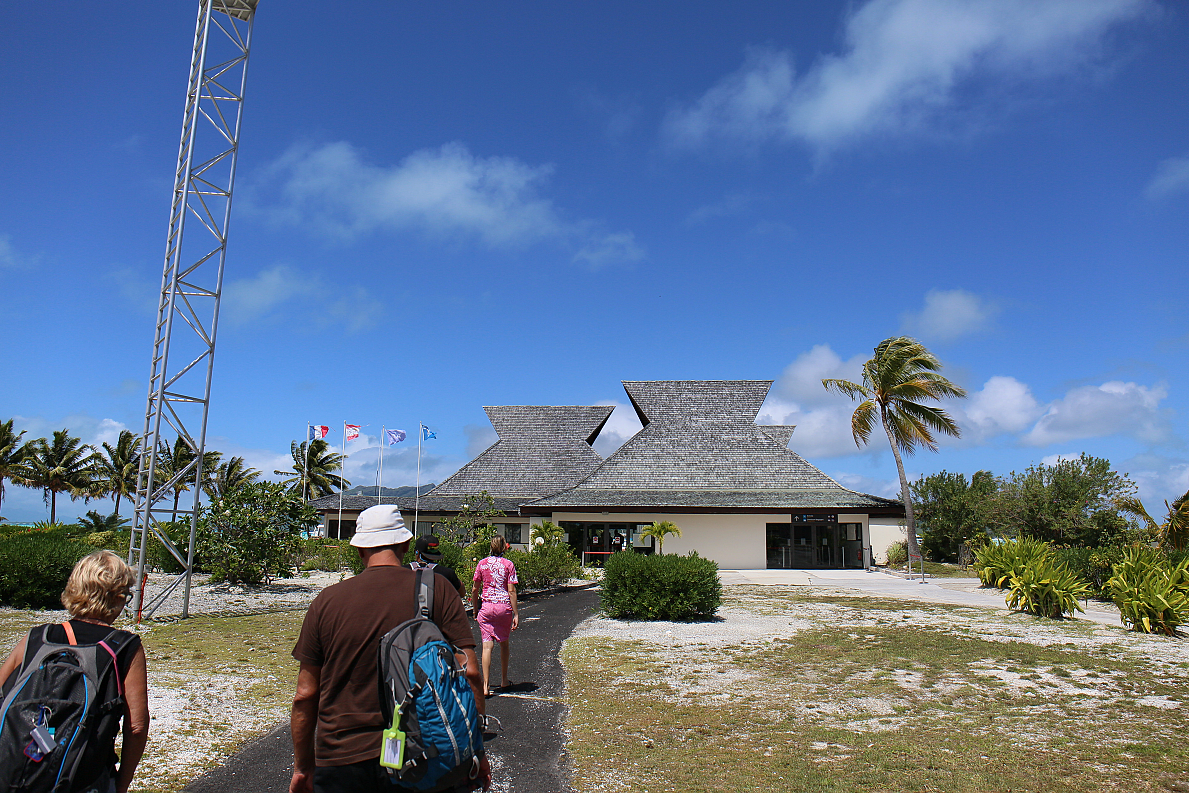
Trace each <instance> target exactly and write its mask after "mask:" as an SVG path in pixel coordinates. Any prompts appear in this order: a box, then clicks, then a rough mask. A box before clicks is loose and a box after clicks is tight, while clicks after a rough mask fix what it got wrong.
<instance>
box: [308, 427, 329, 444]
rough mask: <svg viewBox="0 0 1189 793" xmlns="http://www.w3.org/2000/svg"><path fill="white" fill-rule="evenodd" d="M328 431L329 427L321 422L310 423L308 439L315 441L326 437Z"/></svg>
mask: <svg viewBox="0 0 1189 793" xmlns="http://www.w3.org/2000/svg"><path fill="white" fill-rule="evenodd" d="M328 432H330V427H327V426H325V425H322V424H311V425H310V440H312V441H317V440H321V439H323V438H325V437H326V433H328Z"/></svg>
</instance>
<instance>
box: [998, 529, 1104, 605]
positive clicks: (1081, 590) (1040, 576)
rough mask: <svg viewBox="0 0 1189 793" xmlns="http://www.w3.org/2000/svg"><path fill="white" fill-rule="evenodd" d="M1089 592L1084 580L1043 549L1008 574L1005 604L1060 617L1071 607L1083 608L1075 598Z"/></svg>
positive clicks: (1084, 595) (1083, 596)
mask: <svg viewBox="0 0 1189 793" xmlns="http://www.w3.org/2000/svg"><path fill="white" fill-rule="evenodd" d="M1038 544H1039V545H1045V543H1038ZM1089 595H1090V588H1089V587H1088V586H1087V585H1086V582H1085V581H1083V580H1082V579H1081V578H1079V577H1078V576H1077V574H1075V573H1073V572H1072V571H1071V570H1070V569H1069V568H1068V567H1066V566H1065V565H1064V564H1063V563H1061V562H1058V561H1057V560H1056V559H1054V558H1053V557H1052V556H1051V555H1049V554H1047V553H1045V554H1040V555H1037V556H1034V557H1033V558H1032V559H1030V560H1029V561H1028V562H1027V563H1026V564H1024V565H1023V567H1022V568H1020V569H1017V570H1016V571H1014V572H1013V573H1012V574H1011V578H1010V581H1009V583H1008V592H1007V605H1008V607H1009V608H1013V609H1017V610H1019V611H1027V612H1028V613H1030V614H1035V615H1037V616H1038V617H1051V618H1053V619H1059V618H1061V617H1063V616H1065V615H1066V614H1073V612H1074V611H1084V609H1083V608H1082V606H1081V604H1080V603H1078V600H1080V599H1082V598H1086V597H1089Z"/></svg>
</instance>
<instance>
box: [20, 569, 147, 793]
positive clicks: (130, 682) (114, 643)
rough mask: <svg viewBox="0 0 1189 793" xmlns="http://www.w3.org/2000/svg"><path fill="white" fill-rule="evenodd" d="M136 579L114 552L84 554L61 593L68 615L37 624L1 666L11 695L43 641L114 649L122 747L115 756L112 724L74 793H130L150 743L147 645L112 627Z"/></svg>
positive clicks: (111, 653) (76, 778)
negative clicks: (121, 697) (121, 699)
mask: <svg viewBox="0 0 1189 793" xmlns="http://www.w3.org/2000/svg"><path fill="white" fill-rule="evenodd" d="M135 582H136V576H135V574H134V573H133V572H132V570H131V569H130V568H129V567H128V565H126V564H124V560H122V559H121V558H120V557H119V556H117V555H116V554H114V553H112V552H111V551H95V552H94V553H91V554H88V555H86V556H84V557H83V558H82V559H80V560H79V561H78V564H76V565H75V566H74V570H73V571H72V572H71V573H70V579H69V580H68V581H67V582H66V589H65V590H64V591H63V592H62V605H63V606H64V607H65V608H66V610H67V611H68V612H69V613H70V619H69V620H68V621H66V622H64V623H62V624H60V625H57V624H55V625H41V626H38V627H36V628H33V629H32V630H30V631H29V634H28V635H27V636H25V637H24V638H22V639H21V640H20V641H19V642H17V645H16V647H15V648H14V649H13V651H12V653H10V654H9V656H8V659H7V660H5V662H4V664H3V665H0V686H3V687H4V690H5V693H6V694H7V693H8V689H10V688H12V683H14V682H15V681H16V680H17V678H19V677H20V673H21V672H22V671H23V669H22V667H23V664H24V661H25V659H26V658H32V657H33V656H34V654H36V652H37V651H38V649H39V648H40V647H41V646H42V644H44V643H47V642H48V643H53V644H80V645H81V644H91V645H97V644H100V643H101V642H102V643H103V645H106V648H107V650H108V651H110V652H109V653H108V654H109V655H110V656H111V657H112V659H113V662H114V663H115V664H116V666H117V672H118V674H119V676H120V681H121V683H120V687H121V688H122V689H123V695H124V712H123V723H124V740H123V745H122V748H121V751H120V755H119V756H118V757H117V756H116V752H115V734H114V728H113V734H112V736H111V743H110V744H109V745H107V746H104V747H100V754H99V755H98V756H101V757H105V758H106V759H103V760H101V761H100V762H98V763H95V764H93V765H92V767H87V768H80V769H79V773H78V774H77V775H76V776H75V779H74V782H73V784H72V786H71V790H72V791H92V790H94V791H98V793H110V792H111V791H116V793H127V790H128V786H129V785H131V784H132V775H133V774H135V773H136V765H137V763H139V762H140V758H141V755H142V754H144V748H145V743H146V742H147V741H148V737H149V692H148V674H147V670H146V665H145V653H144V647H142V646H141V643H140V637H139V636H137V635H136V634H135V633H130V632H129V631H122V630H117V629H115V628H113V627H112V623H113V622H115V621H116V618H117V617H119V616H120V612H122V611H123V610H124V605H125V603H127V601H128V598H129V596H130V595H131V594H132V586H133V584H134V583H135ZM117 763H118V764H119V770H118V771H117V769H116V765H117Z"/></svg>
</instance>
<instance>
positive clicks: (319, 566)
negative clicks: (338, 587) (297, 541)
mask: <svg viewBox="0 0 1189 793" xmlns="http://www.w3.org/2000/svg"><path fill="white" fill-rule="evenodd" d="M296 566H297V567H298V568H299V569H301V570H323V571H325V572H328V573H338V572H342V571H344V570H350V571H351V572H353V573H358V572H359V570H361V569H362V567H363V562H362V561H360V559H359V552H358V551H356V550H355V546H353V545H351V544H350V543H349V542H347V541H346V540H334V539H329V538H326V537H311V538H310V539H308V540H303V541H302V543H301V552H300V559H299V560H298V563H297V565H296Z"/></svg>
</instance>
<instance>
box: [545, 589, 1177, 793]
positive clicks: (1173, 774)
mask: <svg viewBox="0 0 1189 793" xmlns="http://www.w3.org/2000/svg"><path fill="white" fill-rule="evenodd" d="M770 590H771V588H769V591H768V592H763V591H759V590H758V589H748V590H745V591H742V592H736V593H734V594H735V595H736V596H735V597H734V598H732V599H731V603H730V605H731V606H734V607H735V608H746V610H747V611H748V612H750V613H751V614H754V615H765V616H766V618H768V619H770V620H771V622H772V624H773V625H784V626H789V625H790V622H789V619H788V618H794V619H802V620H804V619H807V618H808V619H809V621H810V625H811V627H808V628H802V629H800V630H797V629H789V628H786V629H785V630H784V631H783V633H781V634H780V635H778V636H776V637H774V639H764V640H754V639H746V640H740V641H739V642H738V643H735V644H726V645H723V644H721V643H719V644H717V645H716V644H713V643H711V642H709V641H707V642H704V643H699V640H698V639H697V636H696V634H694V633H690V632H688V631H690V630H692V629H689V628H685V629H683V628H679V627H677V626H674V631H679V630H680V631H683V632H684V636H685V639H686V641H685V642H683V643H681V644H680V646H676V647H668V646H664V645H660V644H657V643H655V642H650V641H637V640H624V639H622V638H612V637H610V636H603V635H597V633H596V634H594V635H585V636H578V637H575V638H572V639H570V640H569V641H568V642H567V643H566V645H565V648H564V650H563V660H564V662H565V666H566V673H567V686H568V691H569V698H570V700H571V705H572V709H571V713H570V717H569V727H570V730H571V735H572V738H571V741H570V743H569V745H568V750H569V752H570V753H571V756H572V760H573V764H574V768H575V774H574V779H573V784H574V787H575V789H576V790H578V791H580V793H587V791H610V790H625V791H626V790H640V791H751V790H806V791H869V790H879V791H919V790H944V791H953V792H955V793H965V792H966V791H969V792H970V793H973V792H974V791H979V792H980V793H981V792H983V791H1009V790H1010V791H1037V792H1038V793H1039V792H1040V791H1070V793H1072V791H1086V790H1108V789H1109V790H1115V789H1118V788H1124V789H1128V788H1129V789H1133V790H1168V789H1179V788H1171V787H1169V786H1171V785H1172V784H1173V781H1174V780H1180V779H1184V780H1185V782H1186V783H1187V784H1189V776H1186V775H1185V770H1184V769H1186V768H1189V749H1187V748H1186V746H1185V744H1184V740H1183V725H1184V721H1185V714H1186V709H1187V708H1189V697H1186V695H1185V690H1186V686H1185V679H1184V676H1178V677H1174V678H1171V679H1170V678H1169V677H1168V675H1167V674H1166V673H1165V672H1164V670H1165V669H1167V668H1168V667H1167V665H1166V666H1164V667H1163V668H1162V669H1155V668H1154V665H1153V664H1151V663H1149V662H1148V660H1147V658H1146V654H1145V651H1144V650H1143V648H1142V646H1141V645H1134V646H1131V645H1128V646H1124V645H1114V644H1102V645H1099V646H1094V647H1090V646H1086V642H1085V640H1086V637H1087V635H1088V634H1087V631H1086V630H1085V626H1083V625H1080V624H1078V623H1046V624H1045V626H1044V627H1045V629H1046V630H1048V631H1050V632H1055V633H1056V636H1048V637H1046V638H1045V640H1044V641H1039V640H1038V641H1023V640H1015V639H1010V638H1008V639H1005V638H1004V637H1002V636H994V637H989V636H986V635H985V634H986V633H987V628H986V625H985V624H983V623H976V620H975V618H974V617H967V616H966V615H967V613H975V612H972V611H971V610H968V609H961V608H950V607H946V606H943V605H936V604H928V605H925V604H921V603H911V604H906V603H902V602H897V601H881V600H879V599H871V598H850V597H844V596H832V595H812V594H806V595H801V594H798V593H796V592H790V591H789V590H783V591H779V592H775V593H774V592H771V591H770ZM906 608H907V609H912V610H913V611H914V612H915V615H919V614H921V613H922V612H925V613H927V614H928V615H929V616H931V617H932V618H934V620H935V621H943V622H945V624H944V625H940V626H937V625H933V624H915V623H914V621H906V620H904V619H903V616H904V615H903V614H894V613H891V612H895V611H897V610H904V609H906ZM732 611H733V610H727V612H726V617H727V622H728V624H729V623H730V621H731V620H732V619H733V618H735V617H734V616H733V613H732ZM915 615H914V616H915ZM946 617H948V620H945V619H943V618H946ZM982 618H983V619H1001V620H1003V621H1005V622H1010V623H1012V624H1013V625H1014V624H1025V625H1027V624H1033V623H1031V622H1029V623H1022V622H1021V618H1020V617H1019V615H1002V614H996V615H995V616H994V617H986V616H985V615H982ZM1024 619H1028V620H1031V618H1024ZM1120 633H1121V632H1120ZM1064 634H1068V641H1061V640H1062V639H1063V638H1065V636H1064ZM1054 639H1055V640H1054ZM1131 647H1139V648H1140V649H1139V650H1138V651H1135V650H1134V649H1129V648H1131ZM1160 647H1164V645H1160ZM1104 648H1110V649H1104ZM1164 651H1165V652H1169V653H1172V654H1173V655H1176V654H1177V653H1178V652H1180V651H1181V648H1175V647H1172V646H1171V645H1170V646H1169V647H1168V648H1167V649H1166V650H1164ZM1182 657H1183V656H1182ZM608 691H614V692H615V693H616V695H615V696H614V697H608V696H606V692H608ZM1155 700H1161V701H1164V702H1171V703H1173V704H1174V707H1167V706H1166V707H1156V706H1153V705H1151V704H1145V703H1151V702H1153V701H1155Z"/></svg>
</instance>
